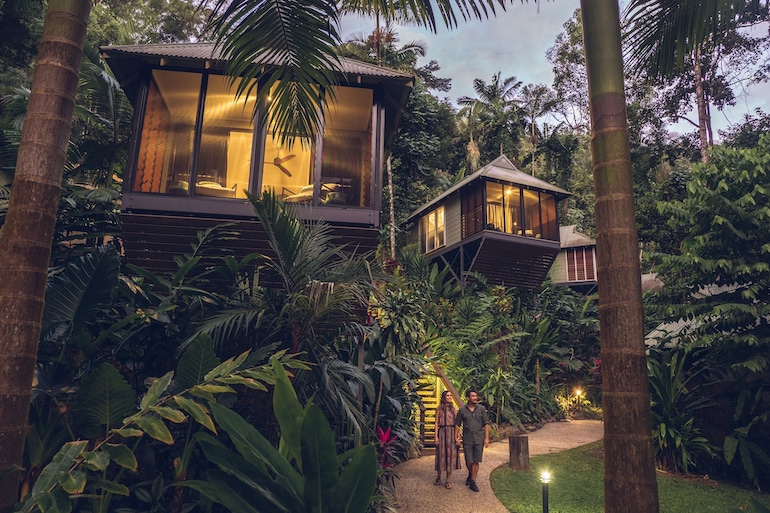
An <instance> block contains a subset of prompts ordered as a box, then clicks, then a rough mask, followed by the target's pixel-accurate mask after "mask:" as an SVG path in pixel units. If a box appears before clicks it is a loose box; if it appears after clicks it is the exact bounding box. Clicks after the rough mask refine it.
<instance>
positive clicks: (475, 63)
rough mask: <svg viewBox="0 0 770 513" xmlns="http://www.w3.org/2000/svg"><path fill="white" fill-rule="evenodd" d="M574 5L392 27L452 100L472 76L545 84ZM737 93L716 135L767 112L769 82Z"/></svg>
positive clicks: (361, 28)
mask: <svg viewBox="0 0 770 513" xmlns="http://www.w3.org/2000/svg"><path fill="white" fill-rule="evenodd" d="M579 6H580V1H579V0H550V1H547V2H542V1H541V2H537V3H535V2H532V1H529V2H523V3H521V2H515V1H514V2H512V3H511V4H509V5H508V7H507V9H506V11H505V12H502V13H499V14H498V15H497V17H496V18H491V19H489V20H484V21H476V20H474V21H469V22H462V21H461V22H459V24H458V27H457V28H455V29H453V30H449V29H447V28H446V27H444V26H443V25H440V26H439V27H438V30H437V33H436V34H432V33H430V32H429V31H428V30H427V29H422V28H419V27H413V26H412V27H410V26H398V27H397V29H396V31H397V34H398V36H399V45H403V44H405V43H409V42H412V41H422V42H423V43H425V44H426V46H427V54H426V56H425V57H424V58H421V59H420V60H419V61H418V66H422V65H424V64H427V63H428V62H429V61H431V60H435V61H437V62H438V64H439V66H440V67H441V70H440V71H438V72H437V73H436V75H437V76H439V77H442V78H451V79H452V89H451V90H450V91H449V92H448V93H438V96H440V97H444V96H446V97H448V98H449V99H450V100H451V101H452V102H453V103H454V100H456V99H457V98H459V97H461V96H471V97H475V96H476V94H475V92H474V91H473V79H475V78H480V79H482V80H484V81H485V82H487V83H489V82H490V81H491V80H492V76H493V75H494V74H495V73H498V72H500V73H501V76H502V78H507V77H511V76H515V77H516V78H517V79H518V80H520V81H522V82H523V83H524V84H540V83H542V84H546V85H548V86H550V85H551V83H552V81H553V73H552V71H551V64H550V63H549V62H548V60H547V58H546V52H547V51H548V49H549V48H551V47H552V46H553V45H554V43H555V40H556V37H557V36H558V35H559V34H560V33H562V32H563V31H564V23H566V22H567V21H568V20H569V19H570V18H571V17H572V14H573V13H574V12H575V10H576V9H577V8H578V7H579ZM341 29H342V32H341V34H342V37H343V38H345V39H347V38H348V37H349V36H351V35H353V34H355V33H363V34H367V35H368V34H370V33H371V32H372V30H373V29H374V21H373V20H372V19H370V18H364V17H359V16H347V17H345V18H344V20H343V22H342V27H341ZM736 94H738V95H739V97H738V101H737V104H736V106H735V107H733V108H731V109H729V111H726V112H725V113H721V112H718V111H717V110H716V109H714V110H713V112H712V123H713V125H714V128H715V135H716V129H725V128H727V127H728V126H729V125H730V124H731V123H738V122H740V121H741V120H742V119H743V115H744V114H751V113H753V111H754V109H755V108H756V107H761V108H762V109H763V110H764V111H765V112H770V85H767V84H762V85H758V86H754V87H752V88H751V89H749V90H748V91H746V92H743V93H740V92H739V91H736ZM455 105H456V104H455ZM693 119H695V117H694V116H693ZM690 127H691V125H689V124H680V125H674V126H672V127H670V129H671V130H673V131H677V132H689V131H691V130H693V129H694V128H690Z"/></svg>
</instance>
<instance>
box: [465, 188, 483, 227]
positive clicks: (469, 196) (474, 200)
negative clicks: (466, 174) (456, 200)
mask: <svg viewBox="0 0 770 513" xmlns="http://www.w3.org/2000/svg"><path fill="white" fill-rule="evenodd" d="M460 208H461V217H462V226H461V228H462V238H466V237H470V236H471V235H473V234H474V233H478V232H480V231H481V230H483V229H484V184H483V182H476V183H474V184H471V185H469V186H467V187H465V188H463V190H462V192H461V193H460Z"/></svg>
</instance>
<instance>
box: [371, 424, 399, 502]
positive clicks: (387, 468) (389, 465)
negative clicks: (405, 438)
mask: <svg viewBox="0 0 770 513" xmlns="http://www.w3.org/2000/svg"><path fill="white" fill-rule="evenodd" d="M375 438H376V441H377V456H378V462H379V469H378V472H377V485H376V487H375V497H373V500H372V505H371V507H370V511H376V512H385V511H395V510H394V509H393V508H392V507H391V506H390V504H388V499H389V498H392V497H393V496H394V494H395V491H396V477H397V476H396V472H395V469H394V467H395V466H396V465H397V464H398V463H401V458H400V456H399V455H400V454H403V447H402V444H401V442H400V441H399V436H398V435H397V434H396V433H394V432H393V431H392V430H391V427H390V426H388V427H386V428H385V429H382V428H381V427H380V426H377V435H376V437H375Z"/></svg>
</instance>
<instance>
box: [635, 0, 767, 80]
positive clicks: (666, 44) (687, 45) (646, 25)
mask: <svg viewBox="0 0 770 513" xmlns="http://www.w3.org/2000/svg"><path fill="white" fill-rule="evenodd" d="M761 3H763V2H760V1H758V0H756V1H749V2H747V1H745V0H632V1H631V2H630V3H629V4H628V6H627V7H626V9H625V11H624V20H625V21H624V23H625V25H626V32H625V47H626V49H627V50H626V58H627V62H628V63H629V65H630V66H631V67H632V68H633V69H634V70H636V71H637V72H639V71H646V72H648V73H649V74H650V75H651V76H653V77H671V76H672V75H673V74H674V72H675V70H676V69H682V68H683V66H684V63H685V59H687V58H688V56H690V55H692V53H693V52H694V51H696V50H697V49H699V48H701V46H702V45H703V44H704V43H706V42H707V41H709V40H711V41H716V40H718V39H720V38H721V37H722V36H723V35H724V34H725V33H727V32H728V31H730V30H732V29H734V28H735V27H736V26H737V23H738V21H739V20H740V18H741V17H742V16H743V14H744V13H746V12H747V11H749V10H751V9H755V8H757V7H758V6H759V5H760V4H761Z"/></svg>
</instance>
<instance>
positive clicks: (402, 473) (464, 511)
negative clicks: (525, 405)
mask: <svg viewBox="0 0 770 513" xmlns="http://www.w3.org/2000/svg"><path fill="white" fill-rule="evenodd" d="M603 436H604V424H603V423H602V422H601V421H599V420H572V421H565V422H552V423H550V424H546V425H545V426H543V427H542V428H540V429H538V430H537V431H533V432H531V433H527V437H528V446H529V455H530V456H536V455H538V454H548V453H551V452H558V451H563V450H566V449H572V448H573V447H578V446H581V445H585V444H587V443H591V442H594V441H596V440H601V439H602V437H603ZM433 461H434V458H433V455H430V456H424V457H421V458H415V459H412V460H409V461H405V462H404V463H402V464H400V465H398V466H397V467H396V475H398V477H399V479H398V480H396V507H397V508H398V511H399V513H427V512H433V511H437V512H441V513H508V510H506V509H505V507H503V505H502V504H501V503H500V501H499V500H497V497H495V494H494V493H492V488H491V486H490V485H489V475H490V474H491V473H492V471H493V470H494V469H496V468H497V467H499V466H501V465H508V440H504V441H500V442H494V443H491V444H490V445H489V447H487V448H486V449H484V460H483V461H482V462H481V465H480V466H479V475H478V476H477V479H476V482H477V483H478V485H479V488H480V489H481V491H480V492H478V493H474V492H472V491H470V490H469V489H468V488H467V487H466V486H465V478H466V476H467V475H468V472H467V470H466V469H465V468H464V467H465V462H464V461H463V468H462V469H460V470H457V471H455V472H454V473H453V474H452V489H450V490H447V489H446V488H444V486H443V484H442V486H435V485H434V484H433V481H434V480H435V479H436V471H435V470H433Z"/></svg>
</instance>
